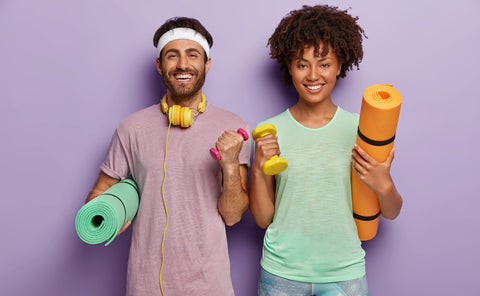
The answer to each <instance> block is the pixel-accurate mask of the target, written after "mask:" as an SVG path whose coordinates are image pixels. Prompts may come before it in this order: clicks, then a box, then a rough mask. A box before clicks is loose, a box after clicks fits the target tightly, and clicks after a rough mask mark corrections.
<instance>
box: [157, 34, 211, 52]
mask: <svg viewBox="0 0 480 296" xmlns="http://www.w3.org/2000/svg"><path fill="white" fill-rule="evenodd" d="M178 39H187V40H192V41H195V42H197V43H198V44H200V45H201V46H202V47H203V49H204V50H205V54H206V55H207V57H208V55H209V49H210V47H209V46H208V42H207V39H205V37H203V36H202V34H200V33H198V32H197V31H195V30H193V29H190V28H175V29H172V30H170V31H167V32H165V33H164V34H163V35H162V37H160V39H159V40H158V45H157V49H158V55H159V56H160V52H161V51H162V49H163V47H165V45H167V43H168V42H170V41H173V40H178Z"/></svg>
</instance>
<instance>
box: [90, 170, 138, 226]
mask: <svg viewBox="0 0 480 296" xmlns="http://www.w3.org/2000/svg"><path fill="white" fill-rule="evenodd" d="M119 181H120V180H118V179H115V178H112V177H110V176H109V175H107V174H105V173H104V172H102V171H100V174H99V175H98V179H97V183H96V184H95V186H94V187H93V189H92V191H90V193H89V194H88V196H87V200H86V202H85V203H87V202H89V201H91V200H92V199H94V198H95V197H97V196H99V195H100V194H102V193H103V192H105V191H106V190H107V189H108V188H110V187H112V186H113V185H115V184H117V183H118V182H119ZM130 224H131V221H127V222H126V223H125V224H124V225H123V226H122V228H121V229H120V230H119V232H118V234H121V233H122V232H124V231H125V230H126V229H127V228H128V227H129V226H130ZM118 234H117V235H118Z"/></svg>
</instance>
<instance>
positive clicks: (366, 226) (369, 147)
mask: <svg viewBox="0 0 480 296" xmlns="http://www.w3.org/2000/svg"><path fill="white" fill-rule="evenodd" d="M401 104H402V95H401V94H400V92H399V91H398V90H396V89H395V88H393V87H392V85H391V84H374V85H371V86H369V87H367V89H366V90H365V92H364V93H363V101H362V107H361V109H360V119H359V123H358V133H357V142H356V143H357V144H358V145H359V146H360V147H361V148H362V149H363V150H365V151H366V152H367V153H368V154H369V155H370V156H371V157H373V158H374V159H375V160H376V161H378V162H384V161H385V160H386V159H387V157H388V154H389V153H390V150H391V149H392V148H393V141H394V140H395V131H396V129H397V123H398V116H399V114H400V106H401ZM351 175H352V206H353V216H354V218H355V223H356V224H357V229H358V236H359V238H360V240H362V241H366V240H370V239H372V238H374V237H375V235H376V234H377V228H378V222H379V220H380V204H379V202H378V196H377V194H376V193H375V192H374V191H372V190H371V189H370V188H368V187H367V185H365V183H363V182H362V181H361V180H360V179H359V178H358V176H357V174H356V173H355V172H354V171H353V168H352V174H351Z"/></svg>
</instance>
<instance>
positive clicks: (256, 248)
mask: <svg viewBox="0 0 480 296" xmlns="http://www.w3.org/2000/svg"><path fill="white" fill-rule="evenodd" d="M316 2H317V1H292V0H289V1H278V0H263V1H258V0H243V1H236V2H235V3H232V2H231V1H223V0H215V1H213V0H212V1H193V0H177V1H169V2H166V1H158V0H157V1H153V0H145V1H123V0H118V1H112V0H110V1H93V0H84V1H63V0H50V1H26V0H23V1H22V0H3V1H1V2H0V53H1V54H0V96H1V100H2V104H1V107H0V132H1V143H2V145H1V153H0V169H1V178H0V180H1V185H2V186H1V187H2V189H3V191H2V194H1V198H2V205H1V208H0V209H1V215H0V225H1V227H0V238H1V249H2V252H1V253H0V254H1V255H0V262H1V263H0V294H1V295H22V296H23V295H71V296H74V295H91V296H95V295H111V296H117V295H122V294H124V289H125V271H126V263H127V256H128V248H129V243H130V231H127V232H126V234H124V235H122V236H120V237H118V238H117V239H116V240H115V242H114V243H113V244H112V245H110V246H109V247H104V246H102V245H98V246H90V245H87V244H84V243H83V242H82V241H80V239H79V238H78V237H77V236H76V233H75V228H74V218H75V214H76V212H77V211H78V209H79V208H80V207H81V206H82V204H83V202H84V199H85V197H86V195H87V193H88V192H89V190H90V189H91V188H92V186H93V183H94V181H95V180H96V177H97V173H98V166H99V165H100V163H101V161H102V160H103V157H104V154H105V150H106V148H107V145H108V143H109V141H110V137H111V135H112V133H113V131H114V128H115V126H116V125H117V124H118V123H119V122H120V120H121V119H123V118H124V117H126V116H127V115H128V114H130V113H133V112H134V111H136V110H139V109H141V108H143V107H146V106H148V105H150V104H152V103H154V102H157V101H158V100H159V99H160V97H161V96H162V94H163V92H164V87H163V86H162V83H161V79H160V76H159V75H158V74H157V73H156V71H155V68H154V56H155V49H154V47H153V45H152V36H153V33H154V31H155V29H156V28H157V27H158V26H159V25H160V24H161V23H163V21H164V20H165V19H166V18H169V17H171V16H176V15H186V16H192V17H196V18H198V19H199V20H200V21H201V22H203V23H204V25H205V26H206V27H207V28H208V29H209V30H210V32H211V33H212V35H213V36H214V46H213V49H212V57H213V62H212V67H211V69H210V72H209V74H208V77H207V81H206V86H205V88H204V92H205V94H206V95H207V98H208V99H209V101H210V102H212V103H214V104H217V105H219V106H221V107H224V108H227V109H230V110H232V111H235V112H236V113H238V114H239V115H240V116H242V117H244V118H245V119H246V120H247V121H248V123H249V124H250V126H252V127H253V126H255V125H256V124H257V123H258V122H259V121H261V120H263V119H265V118H267V117H270V116H272V115H274V114H277V113H279V112H281V111H283V110H284V109H286V108H287V107H288V106H290V105H291V104H292V103H293V102H294V101H295V95H294V92H292V91H290V90H287V89H286V88H285V87H284V86H283V85H282V82H281V76H280V74H279V73H278V69H277V66H276V64H275V62H273V61H270V60H269V58H268V52H267V48H266V46H265V45H266V42H267V39H268V37H269V36H270V34H271V33H272V32H273V30H274V28H275V27H276V25H277V24H278V22H279V21H280V19H281V18H282V17H283V16H284V15H285V14H286V13H287V12H288V11H290V10H292V9H296V8H299V7H300V6H301V4H314V3H316ZM326 2H327V3H330V4H334V5H339V6H340V7H341V8H347V7H350V6H351V7H352V10H351V13H352V14H354V15H358V16H359V17H360V24H361V25H362V26H363V27H364V29H365V31H366V33H367V35H368V37H369V38H368V39H367V40H366V41H365V52H366V54H365V58H364V61H363V63H362V64H361V69H360V71H354V72H352V73H350V74H349V76H348V78H347V79H345V80H342V81H341V82H340V83H339V84H338V86H337V89H336V90H335V93H334V100H335V102H336V103H338V104H339V105H341V106H342V107H344V108H345V109H347V110H350V111H355V112H358V111H359V109H360V104H361V95H362V93H363V90H364V89H365V88H366V87H367V86H369V85H371V84H375V83H392V84H394V86H395V87H396V88H397V89H398V90H399V91H400V92H401V93H402V94H403V98H404V103H403V106H402V111H401V116H400V120H399V127H398V131H397V140H396V147H397V150H396V155H395V161H394V165H393V169H392V174H393V177H394V179H395V180H396V184H397V187H398V189H399V190H400V192H401V193H402V195H403V197H404V207H403V211H402V213H401V215H400V216H399V218H398V219H397V220H395V221H387V220H382V221H381V225H380V229H379V234H378V235H377V237H376V238H375V239H374V240H372V241H370V242H367V243H365V244H364V247H365V249H366V251H367V269H368V278H369V285H370V290H371V295H373V296H384V295H388V296H400V295H401V296H404V295H474V294H478V291H479V289H478V283H477V282H476V276H477V275H478V270H477V266H478V265H479V264H480V259H479V257H478V256H477V253H478V250H479V247H480V239H479V232H480V227H479V222H478V219H477V217H478V215H479V210H478V209H479V208H480V199H479V194H478V192H477V188H478V187H477V186H478V185H475V184H477V182H478V167H479V165H480V156H479V155H480V153H479V152H478V146H479V145H480V141H479V139H478V136H479V132H478V128H477V127H478V125H479V124H480V120H479V116H478V114H479V112H478V109H479V108H480V99H479V96H478V91H477V90H476V89H475V86H476V85H477V84H478V82H477V81H476V80H477V78H478V77H479V75H478V73H477V72H478V69H479V68H480V62H479V59H478V57H477V55H478V53H477V51H478V48H479V45H480V41H479V40H480V18H479V17H478V9H479V8H480V4H479V2H478V1H477V0H459V1H455V2H454V4H452V5H449V6H447V5H442V4H441V2H438V1H433V0H430V1H411V0H403V1H395V3H391V2H389V1H381V0H371V1H353V0H351V1H326ZM67 3H68V4H67ZM477 86H478V85H477ZM228 238H229V247H230V254H231V264H232V277H233V283H234V288H235V291H236V295H238V296H251V295H255V290H256V281H257V277H258V270H259V258H260V255H261V242H262V238H263V232H262V231H261V230H260V229H259V228H258V227H256V226H255V224H254V222H253V219H252V218H251V215H250V213H248V212H247V213H246V214H245V216H244V219H243V220H242V222H241V223H239V224H238V225H236V226H234V227H231V228H229V229H228ZM474 277H475V278H474Z"/></svg>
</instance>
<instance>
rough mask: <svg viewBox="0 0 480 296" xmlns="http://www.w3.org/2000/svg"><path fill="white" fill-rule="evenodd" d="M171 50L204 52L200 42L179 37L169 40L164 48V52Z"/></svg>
mask: <svg viewBox="0 0 480 296" xmlns="http://www.w3.org/2000/svg"><path fill="white" fill-rule="evenodd" d="M171 50H175V51H180V52H185V51H191V50H197V51H198V52H200V53H203V48H202V46H201V45H200V44H199V43H198V42H195V41H193V40H189V39H177V40H172V41H170V42H168V43H167V44H166V45H165V47H164V48H163V52H167V51H171Z"/></svg>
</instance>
